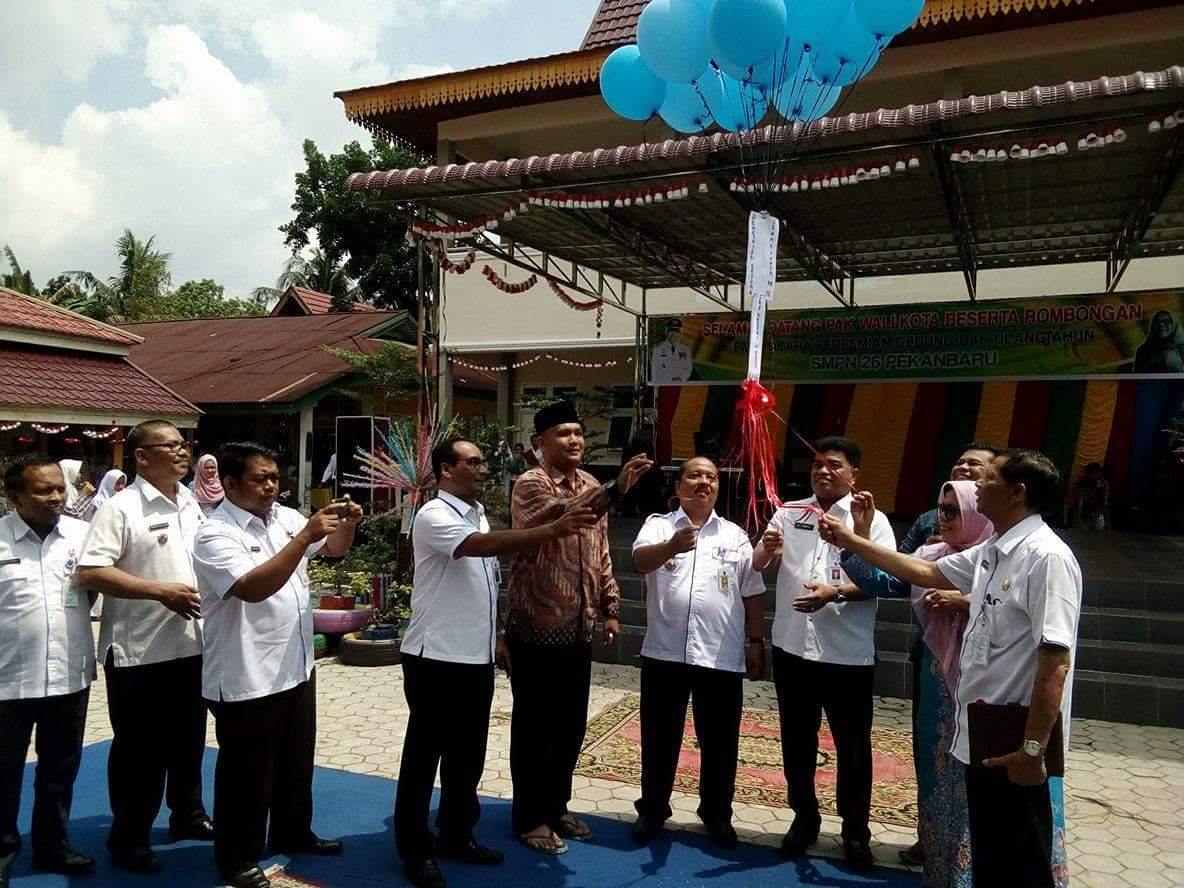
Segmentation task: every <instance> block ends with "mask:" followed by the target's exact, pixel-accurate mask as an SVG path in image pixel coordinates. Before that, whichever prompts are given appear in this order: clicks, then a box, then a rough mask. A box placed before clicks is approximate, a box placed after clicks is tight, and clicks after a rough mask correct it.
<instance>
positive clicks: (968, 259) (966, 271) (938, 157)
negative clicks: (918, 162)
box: [930, 142, 978, 302]
mask: <svg viewBox="0 0 1184 888" xmlns="http://www.w3.org/2000/svg"><path fill="white" fill-rule="evenodd" d="M930 155H931V156H932V157H933V165H934V167H935V168H936V169H937V178H938V179H939V180H940V182H941V195H942V197H943V198H944V199H945V203H946V212H947V213H948V214H949V217H950V228H951V230H952V231H953V234H954V245H955V246H956V247H957V248H958V259H959V261H960V263H961V265H962V277H964V278H965V279H966V292H967V294H968V295H969V296H970V301H971V302H974V301H976V300H977V299H978V246H977V245H976V244H975V241H974V229H973V228H971V225H970V216H969V215H968V214H967V212H966V199H965V197H964V196H963V194H962V186H961V185H959V184H958V177H957V175H956V174H955V173H954V171H953V169H952V168H951V167H950V158H949V156H948V155H947V154H946V151H945V149H944V148H943V147H942V144H941V143H940V142H934V143H933V145H932V147H931V149H930Z"/></svg>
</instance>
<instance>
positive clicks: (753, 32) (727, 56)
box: [707, 0, 786, 68]
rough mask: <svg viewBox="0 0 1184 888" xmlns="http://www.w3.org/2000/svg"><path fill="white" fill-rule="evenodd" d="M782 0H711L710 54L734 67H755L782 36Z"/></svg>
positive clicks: (783, 21) (778, 44)
mask: <svg viewBox="0 0 1184 888" xmlns="http://www.w3.org/2000/svg"><path fill="white" fill-rule="evenodd" d="M785 23H786V9H785V0H715V5H714V6H713V7H712V8H711V16H710V18H709V19H708V24H707V34H708V40H709V41H710V43H709V47H710V49H711V51H712V56H713V58H715V60H716V63H717V64H718V63H719V62H720V60H721V59H722V60H724V61H726V62H728V63H729V64H730V65H733V66H735V67H738V68H759V67H760V66H761V65H763V64H765V62H767V61H769V60H770V59H771V58H773V53H775V52H776V51H777V49H778V47H780V46H781V45H782V43H783V42H784V40H785V33H786V30H785V28H786V24H785Z"/></svg>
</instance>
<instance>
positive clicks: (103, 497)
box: [90, 469, 127, 512]
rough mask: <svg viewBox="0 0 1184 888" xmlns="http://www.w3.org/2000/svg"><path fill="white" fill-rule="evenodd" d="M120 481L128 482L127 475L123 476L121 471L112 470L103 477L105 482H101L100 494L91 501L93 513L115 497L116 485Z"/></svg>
mask: <svg viewBox="0 0 1184 888" xmlns="http://www.w3.org/2000/svg"><path fill="white" fill-rule="evenodd" d="M120 479H122V480H124V481H127V475H125V474H123V472H121V471H119V469H111V471H109V472H107V474H106V475H104V476H103V480H102V481H100V482H99V492H98V493H96V494H95V498H94V499H93V500H91V501H90V507H91V509H92V510H93V511H95V512H97V511H99V509H100V507H102V505H103V503H105V502H107V500H109V499H111V497H113V496H115V485H116V484H118V483H119V482H120Z"/></svg>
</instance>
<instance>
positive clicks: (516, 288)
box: [481, 265, 539, 293]
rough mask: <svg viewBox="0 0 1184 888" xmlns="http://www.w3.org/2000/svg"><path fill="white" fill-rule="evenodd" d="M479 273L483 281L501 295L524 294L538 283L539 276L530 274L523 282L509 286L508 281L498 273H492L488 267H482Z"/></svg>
mask: <svg viewBox="0 0 1184 888" xmlns="http://www.w3.org/2000/svg"><path fill="white" fill-rule="evenodd" d="M481 273H482V274H483V275H485V279H486V280H487V281H489V283H490V284H492V285H493V286H494V287H496V288H497V289H499V290H501V291H502V292H503V293H525V292H526V291H527V290H529V289H531V288H532V287H533V286H534V285H535V284H537V283H538V282H539V276H538V275H537V274H532V275H531V276H530V277H528V278H527V279H526V280H524V281H520V282H519V283H517V284H511V283H510V282H509V281H507V280H505V279H504V278H502V277H501V276H500V275H498V273H497V272H496V271H494V270H493V268H492V267H491V266H489V265H486V266H484V267H482V269H481Z"/></svg>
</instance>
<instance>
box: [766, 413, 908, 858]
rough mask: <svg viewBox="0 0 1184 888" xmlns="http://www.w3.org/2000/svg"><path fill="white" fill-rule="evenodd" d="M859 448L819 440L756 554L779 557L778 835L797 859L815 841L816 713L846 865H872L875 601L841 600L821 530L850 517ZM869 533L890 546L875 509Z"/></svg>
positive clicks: (834, 558)
mask: <svg viewBox="0 0 1184 888" xmlns="http://www.w3.org/2000/svg"><path fill="white" fill-rule="evenodd" d="M859 465H860V452H859V446H858V445H857V444H856V443H855V442H854V441H851V440H850V439H848V438H842V437H837V436H836V437H831V438H823V439H822V440H821V441H819V442H818V443H817V446H816V454H815V458H814V464H813V466H812V468H811V470H810V486H811V487H812V488H813V490H814V496H813V497H811V498H810V499H808V500H801V501H799V502H792V503H786V504H785V505H784V506H782V507H781V508H780V509H779V510H778V511H777V513H776V514H775V515H774V516H773V519H772V520H771V521H770V522H769V526H768V528H767V529H766V530H765V533H764V536H763V537H762V539H761V542H760V543H758V544H757V547H756V551H755V553H754V555H753V564H754V566H755V567H757V568H758V569H762V570H763V569H764V568H766V567H768V566H769V565H770V564H772V563H773V561H774V560H775V559H777V558H778V557H780V561H781V565H780V567H779V568H778V570H777V610H776V616H775V618H774V620H773V682H774V684H775V685H776V687H777V709H778V711H779V713H780V716H781V754H782V761H783V765H784V768H785V780H786V782H787V783H788V784H789V803H790V807H792V808H793V810H794V820H793V825H792V826H791V827H790V829H789V832H787V833H786V834H785V837H784V839H783V840H782V842H781V854H782V856H783V857H786V858H789V859H794V858H797V857H801V856H802V855H803V854H805V853H806V849H807V848H809V846H810V845H812V844H814V842H815V841H817V839H818V830H819V827H820V826H821V824H822V818H821V815H820V813H819V810H818V796H817V794H816V793H815V791H814V772H815V766H816V763H817V760H818V730H819V726H820V722H821V718H822V713H823V712H825V713H826V721H827V724H828V725H829V726H830V732H831V736H832V737H833V738H834V743H835V752H836V754H837V758H838V782H837V787H836V799H835V801H836V803H837V806H838V811H839V817H841V818H842V820H843V832H842V838H843V852H844V855H845V857H846V859H847V862H848V864H850V866H851V867H852V868H853V869H856V870H863V871H866V870H868V869H870V868H871V867H872V865H873V863H874V860H873V858H872V853H871V848H870V847H869V845H868V843H869V841H870V840H871V829H870V827H869V825H868V822H869V819H870V815H871V796H872V740H871V732H872V686H873V682H874V680H875V671H876V647H875V631H876V605H877V601H876V599H874V598H873V599H865V600H862V601H848V600H846V599H845V598H844V597H843V595H842V594H841V592H840V591H839V587H840V586H843V585H844V584H845V583H847V582H848V580H847V575H846V574H845V573H844V572H843V569H842V566H841V565H840V563H839V550H838V549H837V548H835V547H834V546H831V545H830V544H829V543H826V542H825V541H824V540H822V539H820V538H819V535H818V520H819V517H820V516H821V515H831V516H833V517H834V518H835V519H836V520H838V521H841V522H843V523H844V524H846V525H850V524H851V523H852V516H851V491H852V490H853V489H854V484H855V481H856V480H857V479H858V478H859ZM871 534H872V538H873V539H874V540H875V541H876V542H877V543H879V544H880V545H883V546H892V547H894V548H895V546H896V538H895V536H894V535H893V533H892V526H891V525H890V524H889V523H888V518H887V516H885V515H884V514H882V513H879V512H877V513H876V515H875V518H874V519H873V520H872V523H871Z"/></svg>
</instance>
